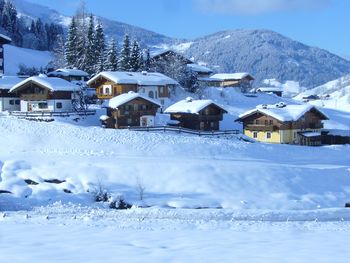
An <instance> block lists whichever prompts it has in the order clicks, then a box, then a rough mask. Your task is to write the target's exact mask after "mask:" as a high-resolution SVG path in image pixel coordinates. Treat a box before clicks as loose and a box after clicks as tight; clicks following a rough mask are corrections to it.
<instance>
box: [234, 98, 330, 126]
mask: <svg viewBox="0 0 350 263" xmlns="http://www.w3.org/2000/svg"><path fill="white" fill-rule="evenodd" d="M311 110H315V111H317V112H318V113H319V114H320V115H321V118H322V119H323V120H328V117H327V116H326V115H325V114H324V113H323V112H321V111H320V110H318V109H317V108H316V107H315V106H313V105H308V104H305V105H285V104H281V103H278V104H276V105H258V106H257V107H256V108H255V109H252V110H249V111H247V112H245V113H243V114H241V115H239V116H238V117H239V119H238V120H239V121H241V120H243V119H245V118H247V117H249V116H251V115H253V114H255V113H262V114H264V115H268V116H270V117H272V118H275V119H277V120H279V121H281V122H286V121H297V120H299V119H300V118H301V117H303V116H304V115H305V113H307V112H309V111H311Z"/></svg>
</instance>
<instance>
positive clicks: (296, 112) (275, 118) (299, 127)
mask: <svg viewBox="0 0 350 263" xmlns="http://www.w3.org/2000/svg"><path fill="white" fill-rule="evenodd" d="M324 120H328V117H327V116H326V115H325V114H324V113H322V112H321V111H320V110H318V109H317V108H316V107H315V106H312V105H287V104H285V103H283V102H281V103H278V104H275V105H259V106H257V107H256V108H255V109H252V110H249V111H247V112H245V113H243V114H241V115H239V119H237V120H236V121H239V122H242V123H243V131H244V134H245V135H246V136H248V137H250V138H253V139H255V140H257V141H261V142H267V143H283V144H299V145H309V146H316V145H321V130H322V128H323V123H322V121H324Z"/></svg>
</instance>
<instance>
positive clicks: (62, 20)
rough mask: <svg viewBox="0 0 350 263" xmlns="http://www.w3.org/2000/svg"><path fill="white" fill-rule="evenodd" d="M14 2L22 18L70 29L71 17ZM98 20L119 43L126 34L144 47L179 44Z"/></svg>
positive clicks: (158, 35)
mask: <svg viewBox="0 0 350 263" xmlns="http://www.w3.org/2000/svg"><path fill="white" fill-rule="evenodd" d="M12 2H13V4H14V5H15V6H16V8H17V11H18V13H19V14H20V16H22V17H24V18H26V17H27V18H29V19H31V20H32V19H37V18H40V19H41V20H42V21H43V22H46V23H49V22H54V23H57V24H60V25H62V26H64V28H65V29H67V28H68V25H69V23H70V17H69V16H64V15H62V14H60V13H59V12H57V11H55V10H52V9H50V8H48V7H45V6H42V5H38V4H34V3H31V2H28V1H25V0H12ZM98 19H100V20H101V22H102V24H103V26H104V29H105V34H106V35H107V36H108V37H112V36H113V37H115V38H116V39H117V41H119V42H121V41H122V39H123V37H124V35H125V34H126V33H127V34H129V35H130V36H131V37H132V38H136V39H137V40H138V41H139V42H140V44H141V45H142V46H148V45H150V46H163V45H172V44H175V43H177V42H179V40H177V39H173V38H170V37H167V36H164V35H161V34H157V33H155V32H152V31H150V30H146V29H143V28H140V27H137V26H132V25H128V24H125V23H121V22H117V21H112V20H109V19H106V18H103V17H98Z"/></svg>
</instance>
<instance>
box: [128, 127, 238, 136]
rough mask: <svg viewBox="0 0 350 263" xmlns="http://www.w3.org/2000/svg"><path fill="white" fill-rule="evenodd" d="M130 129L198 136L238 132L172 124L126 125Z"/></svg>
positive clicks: (235, 131)
mask: <svg viewBox="0 0 350 263" xmlns="http://www.w3.org/2000/svg"><path fill="white" fill-rule="evenodd" d="M128 129H129V130H131V131H147V132H152V131H155V132H157V131H160V132H176V133H187V134H193V135H198V136H208V135H231V134H239V130H225V131H198V130H192V129H187V128H182V127H173V126H152V127H128Z"/></svg>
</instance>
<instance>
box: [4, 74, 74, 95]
mask: <svg viewBox="0 0 350 263" xmlns="http://www.w3.org/2000/svg"><path fill="white" fill-rule="evenodd" d="M31 81H32V82H34V83H36V84H38V85H40V86H44V87H46V88H48V89H49V90H51V91H75V90H77V88H78V86H77V85H74V84H72V83H70V82H69V81H66V80H64V79H61V78H48V77H44V76H34V77H30V78H27V79H25V80H23V81H21V82H20V83H18V84H16V85H15V86H13V87H12V88H11V89H10V92H13V91H15V90H17V89H19V88H21V87H22V86H23V85H25V84H26V83H28V82H31Z"/></svg>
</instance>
